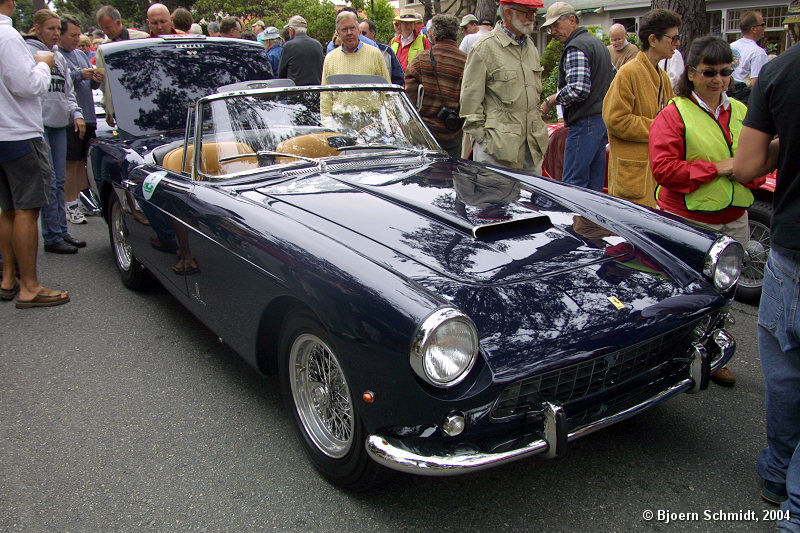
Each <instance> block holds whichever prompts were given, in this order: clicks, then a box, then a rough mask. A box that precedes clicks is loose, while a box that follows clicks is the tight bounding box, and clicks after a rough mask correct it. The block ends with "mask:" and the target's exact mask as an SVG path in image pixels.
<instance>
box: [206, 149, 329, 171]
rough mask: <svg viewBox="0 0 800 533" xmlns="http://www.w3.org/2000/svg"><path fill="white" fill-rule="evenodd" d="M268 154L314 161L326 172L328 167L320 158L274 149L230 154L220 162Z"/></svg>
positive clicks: (221, 158) (220, 159)
mask: <svg viewBox="0 0 800 533" xmlns="http://www.w3.org/2000/svg"><path fill="white" fill-rule="evenodd" d="M266 155H271V156H275V157H294V158H295V159H301V160H303V161H308V162H310V163H314V164H315V165H317V166H319V169H320V171H322V172H325V171H326V170H327V169H328V165H327V163H325V161H322V160H320V159H314V158H313V157H306V156H304V155H297V154H287V153H286V152H275V151H273V150H259V151H258V152H250V153H244V154H234V155H229V156H226V157H220V158H219V162H220V163H224V162H225V161H233V160H235V159H242V158H243V157H253V156H255V157H262V156H266Z"/></svg>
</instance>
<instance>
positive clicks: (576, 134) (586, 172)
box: [561, 115, 608, 191]
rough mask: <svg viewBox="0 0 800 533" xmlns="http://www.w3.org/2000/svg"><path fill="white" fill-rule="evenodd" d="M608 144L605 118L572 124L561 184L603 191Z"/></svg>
mask: <svg viewBox="0 0 800 533" xmlns="http://www.w3.org/2000/svg"><path fill="white" fill-rule="evenodd" d="M606 144H608V130H606V123H605V122H603V117H602V116H601V115H592V116H590V117H586V118H584V119H581V120H578V121H577V122H572V123H570V125H569V133H568V134H567V141H566V143H565V144H564V173H563V175H562V177H561V181H563V182H564V183H571V184H573V185H578V186H580V187H584V188H586V189H592V190H593V191H602V190H603V185H604V184H605V181H606Z"/></svg>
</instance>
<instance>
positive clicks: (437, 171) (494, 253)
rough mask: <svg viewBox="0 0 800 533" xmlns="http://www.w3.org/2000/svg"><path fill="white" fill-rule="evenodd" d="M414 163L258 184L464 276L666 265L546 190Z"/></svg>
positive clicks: (439, 164) (515, 277) (512, 277)
mask: <svg viewBox="0 0 800 533" xmlns="http://www.w3.org/2000/svg"><path fill="white" fill-rule="evenodd" d="M406 161H407V164H405V165H403V164H390V165H385V166H383V167H377V166H376V167H375V168H374V169H370V170H364V171H361V172H352V170H351V171H350V172H336V168H335V167H334V168H333V169H330V170H329V171H328V172H326V173H323V174H318V173H315V174H308V175H307V176H303V175H299V176H297V177H296V178H295V179H291V180H287V181H284V182H282V183H278V184H274V185H269V186H266V187H262V188H259V189H258V192H260V193H262V194H265V195H268V196H269V197H271V198H273V199H279V200H282V201H284V202H287V203H288V204H291V205H292V206H294V207H296V208H300V209H302V210H305V211H307V212H309V213H315V214H317V215H318V216H320V217H324V218H325V219H327V220H329V221H331V222H333V223H335V224H337V225H340V226H342V227H345V228H348V229H350V230H352V231H354V232H357V233H359V234H361V235H363V236H366V237H368V238H370V239H372V240H374V241H376V242H380V243H382V244H384V245H385V246H388V247H390V248H392V249H393V250H394V251H395V252H397V253H398V254H400V255H401V256H405V257H408V258H411V259H413V260H415V261H417V262H419V263H420V264H422V265H425V266H426V267H428V268H430V269H432V270H434V271H436V272H438V273H440V274H442V275H445V276H448V277H450V278H453V279H456V280H458V281H460V282H462V283H473V284H475V283H477V284H485V283H511V282H516V281H520V280H527V279H533V278H535V279H538V280H542V279H544V278H546V277H549V276H556V275H558V274H560V273H563V272H567V271H571V270H576V269H580V268H582V267H585V266H587V265H591V264H598V263H601V262H607V261H613V260H620V258H625V257H631V258H635V259H638V260H639V261H640V262H643V264H646V265H647V266H646V268H650V269H654V270H657V269H658V267H657V266H656V265H655V263H654V262H652V261H650V260H648V258H646V257H644V256H643V254H642V253H641V252H640V251H637V249H636V247H635V246H633V245H632V244H631V243H629V242H628V241H627V240H626V239H624V238H623V237H620V236H619V235H616V234H614V233H613V232H612V231H611V230H609V229H608V228H606V227H603V226H601V225H599V224H597V223H595V222H593V221H591V220H589V219H588V218H585V217H583V216H581V215H580V214H579V213H577V212H575V211H573V210H572V209H569V208H567V207H565V206H564V205H563V204H562V203H560V202H559V201H558V200H557V199H556V197H555V196H553V195H550V194H548V193H547V192H546V191H544V190H542V189H534V188H532V187H528V186H526V185H524V184H522V183H521V182H519V181H517V180H515V179H512V178H509V177H507V176H505V175H503V174H501V173H498V172H495V171H492V170H491V169H488V168H485V167H481V166H477V165H464V164H461V163H454V162H452V161H441V160H439V161H431V160H423V161H424V162H423V163H419V162H417V163H416V164H414V163H413V162H408V160H406ZM543 183H545V184H548V183H551V182H543Z"/></svg>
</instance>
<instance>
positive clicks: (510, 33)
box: [500, 22, 528, 46]
mask: <svg viewBox="0 0 800 533" xmlns="http://www.w3.org/2000/svg"><path fill="white" fill-rule="evenodd" d="M500 27H501V28H503V31H504V32H506V35H508V37H509V39H511V40H512V41H514V42H515V43H517V44H518V45H520V46H525V43H527V42H528V36H527V35H525V34H524V33H523V34H522V35H520V36H519V37H517V36H516V35H514V32H513V31H511V30H509V29H508V28H506V27H505V26H504V25H503V23H502V22H501V23H500Z"/></svg>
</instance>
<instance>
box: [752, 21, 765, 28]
mask: <svg viewBox="0 0 800 533" xmlns="http://www.w3.org/2000/svg"><path fill="white" fill-rule="evenodd" d="M766 25H767V23H766V22H762V23H761V24H753V27H754V28H758V27H759V26H766Z"/></svg>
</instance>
